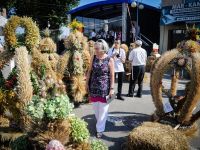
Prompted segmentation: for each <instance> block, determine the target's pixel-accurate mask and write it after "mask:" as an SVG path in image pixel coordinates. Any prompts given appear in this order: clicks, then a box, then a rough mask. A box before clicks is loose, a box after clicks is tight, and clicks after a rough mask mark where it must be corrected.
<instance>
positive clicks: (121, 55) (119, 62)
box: [108, 40, 126, 100]
mask: <svg viewBox="0 0 200 150" xmlns="http://www.w3.org/2000/svg"><path fill="white" fill-rule="evenodd" d="M120 44H121V42H120V40H115V42H114V47H113V48H111V49H109V51H108V56H110V57H112V58H113V59H114V63H115V76H117V77H118V88H117V91H118V93H117V99H120V100H124V98H123V97H122V96H121V93H122V84H123V75H124V64H123V63H125V60H126V54H125V51H124V49H122V48H120Z"/></svg>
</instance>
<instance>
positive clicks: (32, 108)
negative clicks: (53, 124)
mask: <svg viewBox="0 0 200 150" xmlns="http://www.w3.org/2000/svg"><path fill="white" fill-rule="evenodd" d="M72 110H73V105H72V104H71V103H70V102H69V98H68V96H66V95H61V96H58V97H54V98H51V99H48V100H46V99H44V98H40V97H39V96H33V99H32V101H31V102H30V103H29V104H28V107H27V113H28V115H30V116H31V117H32V118H33V119H35V120H41V119H43V118H46V119H50V120H52V119H65V118H67V117H68V116H69V115H70V113H71V112H72Z"/></svg>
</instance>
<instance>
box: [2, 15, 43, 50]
mask: <svg viewBox="0 0 200 150" xmlns="http://www.w3.org/2000/svg"><path fill="white" fill-rule="evenodd" d="M20 26H21V27H23V28H25V32H26V33H25V41H24V42H23V44H24V45H25V46H26V47H27V50H28V51H31V50H32V49H33V47H34V46H36V45H38V44H39V41H40V32H39V28H38V26H37V24H36V23H35V22H34V21H33V20H32V19H31V18H29V17H18V16H12V17H11V18H10V19H9V20H8V23H7V24H6V25H5V28H4V34H5V41H6V44H7V46H8V48H9V49H10V50H14V49H15V48H17V47H19V46H21V45H19V43H18V40H17V37H16V33H15V32H16V29H17V27H20Z"/></svg>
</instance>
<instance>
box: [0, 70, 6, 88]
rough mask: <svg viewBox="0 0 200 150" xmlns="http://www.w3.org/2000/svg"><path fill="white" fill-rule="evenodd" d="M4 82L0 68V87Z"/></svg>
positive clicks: (2, 86)
mask: <svg viewBox="0 0 200 150" xmlns="http://www.w3.org/2000/svg"><path fill="white" fill-rule="evenodd" d="M4 84H5V79H4V77H3V73H2V71H1V70H0V88H4Z"/></svg>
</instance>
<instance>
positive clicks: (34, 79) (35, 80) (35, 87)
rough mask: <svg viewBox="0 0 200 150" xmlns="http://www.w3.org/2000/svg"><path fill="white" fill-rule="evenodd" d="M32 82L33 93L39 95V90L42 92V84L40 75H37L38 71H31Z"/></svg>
mask: <svg viewBox="0 0 200 150" xmlns="http://www.w3.org/2000/svg"><path fill="white" fill-rule="evenodd" d="M30 74H31V82H32V85H33V93H34V94H35V95H38V94H39V92H40V85H39V82H38V77H37V75H36V73H35V72H34V71H31V73H30Z"/></svg>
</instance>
